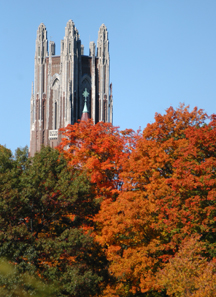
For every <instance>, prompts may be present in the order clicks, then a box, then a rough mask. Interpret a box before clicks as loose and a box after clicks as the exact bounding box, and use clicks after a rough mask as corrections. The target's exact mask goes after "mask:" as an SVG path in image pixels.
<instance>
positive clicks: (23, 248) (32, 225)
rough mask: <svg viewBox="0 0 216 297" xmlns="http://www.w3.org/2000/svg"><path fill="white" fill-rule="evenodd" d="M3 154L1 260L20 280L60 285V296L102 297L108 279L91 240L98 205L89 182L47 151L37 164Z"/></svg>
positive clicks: (56, 154) (20, 155)
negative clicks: (36, 278)
mask: <svg viewBox="0 0 216 297" xmlns="http://www.w3.org/2000/svg"><path fill="white" fill-rule="evenodd" d="M1 152H2V154H0V160H1V173H0V181H1V182H0V256H1V257H4V258H6V259H8V260H9V261H10V262H11V263H14V264H16V269H17V270H18V271H19V272H20V273H21V274H22V273H26V272H29V273H30V275H31V274H33V275H36V276H39V277H40V278H41V279H42V280H44V281H46V282H48V283H49V282H51V283H52V282H56V283H57V286H56V292H55V294H56V296H95V295H97V294H99V292H100V291H101V289H102V288H103V283H104V282H105V281H106V280H108V278H109V277H108V273H107V269H106V265H107V261H106V258H105V256H104V254H103V252H102V251H101V248H100V246H99V245H98V244H97V243H95V242H94V240H93V237H92V236H91V231H90V229H91V227H92V225H93V220H92V218H93V216H94V215H95V213H97V212H98V209H99V205H98V202H97V201H96V200H95V196H94V194H93V193H92V191H91V187H90V182H89V180H88V178H87V177H86V176H85V174H77V173H76V171H77V170H76V169H73V170H71V168H70V170H68V167H67V164H66V161H65V159H64V158H63V157H62V156H60V155H59V152H58V151H57V150H53V149H51V148H48V147H47V148H43V149H42V150H41V151H40V153H36V154H35V156H34V157H33V158H26V154H25V151H24V152H23V151H22V150H18V151H17V153H16V158H15V159H14V160H13V159H12V155H11V153H10V152H9V151H8V150H7V149H5V148H1ZM2 164H3V165H2Z"/></svg>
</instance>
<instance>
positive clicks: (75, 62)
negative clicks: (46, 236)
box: [30, 20, 113, 156]
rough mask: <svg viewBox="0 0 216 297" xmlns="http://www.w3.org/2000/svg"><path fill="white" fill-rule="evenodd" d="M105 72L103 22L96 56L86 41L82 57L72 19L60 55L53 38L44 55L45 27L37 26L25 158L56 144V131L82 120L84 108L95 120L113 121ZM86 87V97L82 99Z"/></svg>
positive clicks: (106, 43) (106, 48)
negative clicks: (28, 131)
mask: <svg viewBox="0 0 216 297" xmlns="http://www.w3.org/2000/svg"><path fill="white" fill-rule="evenodd" d="M109 70H110V57H109V40H108V31H107V28H106V26H105V25H104V24H103V25H101V27H100V29H99V32H98V40H97V54H96V48H95V43H94V42H90V45H89V55H88V56H87V55H84V47H83V45H82V44H81V40H80V37H79V32H78V30H77V28H76V27H75V25H74V22H73V21H72V20H69V21H68V22H67V25H66V27H65V37H64V39H63V40H62V41H61V52H60V56H56V55H55V43H54V42H53V41H50V42H49V53H48V40H47V31H46V27H45V26H44V24H40V26H39V28H38V30H37V38H36V49H35V73H34V86H32V94H31V122H30V125H31V127H30V156H33V155H34V154H35V152H36V151H39V150H40V148H41V146H42V145H45V146H47V145H49V146H51V147H55V146H57V145H58V144H59V143H60V141H61V133H60V131H59V129H60V128H62V127H65V126H67V125H68V124H74V123H75V122H77V121H78V120H79V119H81V116H82V112H83V110H88V116H89V117H90V118H92V120H93V121H94V123H97V122H98V121H104V122H111V123H112V114H113V103H112V91H111V85H110V83H109ZM85 90H86V92H87V93H88V94H89V95H88V98H84V97H83V93H84V91H85ZM87 93H86V94H87ZM85 99H86V100H85ZM84 104H85V108H84Z"/></svg>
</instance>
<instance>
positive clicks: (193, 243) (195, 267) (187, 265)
mask: <svg viewBox="0 0 216 297" xmlns="http://www.w3.org/2000/svg"><path fill="white" fill-rule="evenodd" d="M199 239H200V236H198V235H194V236H191V237H189V238H186V239H185V240H184V241H183V243H182V244H181V245H180V247H179V250H178V252H177V253H176V254H175V256H174V257H173V258H172V259H170V260H169V262H168V263H167V264H166V266H165V268H164V269H163V270H160V271H158V273H157V282H158V283H160V284H161V286H163V287H165V288H166V289H167V294H168V295H169V296H175V297H190V296H193V297H202V296H205V297H214V296H215V295H216V262H215V261H214V260H212V261H210V262H208V259H207V258H206V257H204V255H205V244H204V242H202V241H199Z"/></svg>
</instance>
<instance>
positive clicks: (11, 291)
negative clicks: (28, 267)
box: [0, 259, 56, 297]
mask: <svg viewBox="0 0 216 297" xmlns="http://www.w3.org/2000/svg"><path fill="white" fill-rule="evenodd" d="M55 291H56V289H55V287H54V286H53V285H52V286H51V285H49V286H48V285H46V284H44V283H43V282H42V281H41V280H39V279H38V278H37V277H35V276H32V275H30V274H28V273H22V274H20V272H19V270H18V269H17V268H16V266H15V265H12V264H10V263H8V261H6V260H4V259H0V296H1V297H30V296H34V297H50V296H53V294H54V293H55Z"/></svg>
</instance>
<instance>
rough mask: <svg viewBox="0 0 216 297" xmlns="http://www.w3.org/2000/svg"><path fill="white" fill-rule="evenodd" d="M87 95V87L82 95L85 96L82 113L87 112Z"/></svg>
mask: <svg viewBox="0 0 216 297" xmlns="http://www.w3.org/2000/svg"><path fill="white" fill-rule="evenodd" d="M88 95H89V92H88V91H87V88H85V91H84V92H83V97H85V104H84V108H83V113H84V112H88V107H87V103H86V102H87V97H88Z"/></svg>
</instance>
